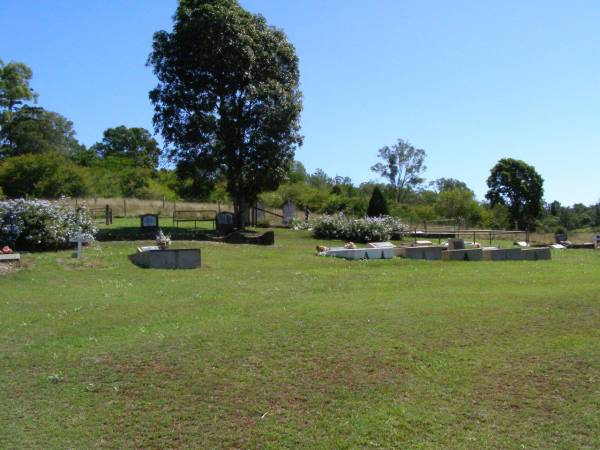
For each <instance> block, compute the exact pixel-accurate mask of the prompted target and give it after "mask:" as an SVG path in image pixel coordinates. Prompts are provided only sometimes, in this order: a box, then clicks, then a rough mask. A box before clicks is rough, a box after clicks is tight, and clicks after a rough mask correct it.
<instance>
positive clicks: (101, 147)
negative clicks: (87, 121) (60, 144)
mask: <svg viewBox="0 0 600 450" xmlns="http://www.w3.org/2000/svg"><path fill="white" fill-rule="evenodd" d="M91 150H92V151H93V152H94V153H95V154H96V155H97V156H98V157H100V158H109V157H119V158H127V159H130V160H132V161H133V162H134V164H135V165H136V166H137V167H142V168H146V169H156V168H157V166H158V162H159V158H160V154H161V150H160V147H159V146H158V142H156V139H154V138H153V137H152V135H151V134H150V132H149V131H148V130H146V129H145V128H127V127H126V126H123V125H121V126H119V127H116V128H109V129H107V130H105V131H104V133H103V138H102V141H101V142H98V143H96V144H94V145H93V146H92V147H91Z"/></svg>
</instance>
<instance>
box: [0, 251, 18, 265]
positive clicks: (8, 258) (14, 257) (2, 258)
mask: <svg viewBox="0 0 600 450" xmlns="http://www.w3.org/2000/svg"><path fill="white" fill-rule="evenodd" d="M20 261H21V255H20V254H19V253H9V254H6V255H4V254H0V263H3V262H6V263H15V262H16V263H18V262H20Z"/></svg>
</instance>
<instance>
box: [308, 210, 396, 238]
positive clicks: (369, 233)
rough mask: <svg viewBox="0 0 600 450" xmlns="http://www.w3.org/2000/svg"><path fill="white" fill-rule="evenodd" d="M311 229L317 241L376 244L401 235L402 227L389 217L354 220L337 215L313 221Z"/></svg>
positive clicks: (340, 214)
mask: <svg viewBox="0 0 600 450" xmlns="http://www.w3.org/2000/svg"><path fill="white" fill-rule="evenodd" d="M312 229H313V234H314V236H315V237H316V238H319V239H341V240H346V241H354V242H377V241H387V240H389V239H391V238H392V236H399V235H401V234H402V231H403V229H404V225H403V224H402V223H401V222H400V221H399V220H398V219H396V218H394V217H391V216H381V217H364V218H359V219H355V218H350V217H347V216H345V215H344V214H342V213H339V214H334V215H325V216H321V217H319V218H318V219H315V221H314V222H313V224H312Z"/></svg>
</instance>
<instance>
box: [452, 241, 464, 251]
mask: <svg viewBox="0 0 600 450" xmlns="http://www.w3.org/2000/svg"><path fill="white" fill-rule="evenodd" d="M464 248H465V241H464V240H462V239H455V238H450V239H448V250H463V249H464Z"/></svg>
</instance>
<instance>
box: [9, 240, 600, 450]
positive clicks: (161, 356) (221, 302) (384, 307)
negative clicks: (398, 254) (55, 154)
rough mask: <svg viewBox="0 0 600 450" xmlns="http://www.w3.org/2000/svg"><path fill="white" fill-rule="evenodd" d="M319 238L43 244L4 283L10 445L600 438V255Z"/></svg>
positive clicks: (414, 444)
mask: <svg viewBox="0 0 600 450" xmlns="http://www.w3.org/2000/svg"><path fill="white" fill-rule="evenodd" d="M315 243H316V241H314V240H313V239H312V238H310V236H309V235H308V234H307V233H304V232H295V233H294V232H291V231H288V230H276V245H275V246H274V247H257V246H241V245H239V246H236V245H226V244H217V243H200V246H201V247H202V257H203V267H202V269H200V270H194V271H161V270H144V269H140V268H137V267H135V266H134V265H132V264H131V263H130V262H129V260H128V259H127V255H128V254H129V253H132V252H133V250H134V249H135V247H136V246H137V245H138V243H128V242H119V243H106V242H104V243H96V244H95V245H94V246H92V247H91V248H88V249H86V251H85V258H84V260H83V261H77V260H74V259H73V258H72V257H71V253H72V252H51V253H38V254H32V255H26V256H25V257H24V263H25V266H26V268H25V269H23V270H21V271H19V272H17V273H12V274H7V275H3V276H0V368H1V370H0V404H1V405H2V408H0V447H2V448H93V447H109V448H164V447H182V448H220V447H226V448H377V447H381V448H393V447H397V448H449V447H451V448H490V447H496V448H557V447H558V448H575V447H587V448H598V447H600V254H599V253H598V252H595V251H591V250H569V251H564V252H562V253H559V252H554V253H553V258H554V259H553V260H552V261H539V262H530V261H508V262H480V263H474V262H472V263H469V262H455V263H452V262H441V261H439V262H438V261H409V260H402V259H394V260H387V261H343V260H338V259H330V258H317V257H315V256H313V251H314V245H315ZM194 245H197V244H194V243H189V242H177V243H175V246H194Z"/></svg>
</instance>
